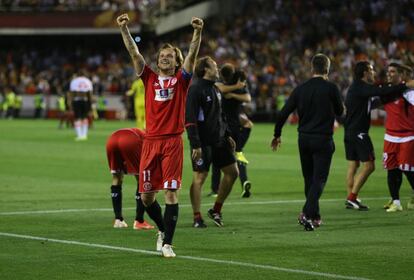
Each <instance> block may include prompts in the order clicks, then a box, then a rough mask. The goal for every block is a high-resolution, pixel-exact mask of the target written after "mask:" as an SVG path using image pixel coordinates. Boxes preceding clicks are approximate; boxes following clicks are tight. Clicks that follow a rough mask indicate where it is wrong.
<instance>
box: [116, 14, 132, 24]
mask: <svg viewBox="0 0 414 280" xmlns="http://www.w3.org/2000/svg"><path fill="white" fill-rule="evenodd" d="M116 22H117V23H118V25H119V27H124V26H126V25H127V24H128V22H129V17H128V14H122V15H120V16H119V17H117V18H116Z"/></svg>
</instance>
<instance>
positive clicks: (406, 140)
mask: <svg viewBox="0 0 414 280" xmlns="http://www.w3.org/2000/svg"><path fill="white" fill-rule="evenodd" d="M412 73H413V71H412V69H411V67H409V66H406V65H401V64H398V63H391V64H390V65H388V69H387V82H388V83H389V84H391V85H397V84H400V83H402V82H403V81H407V80H409V79H410V77H411V76H412ZM410 92H411V94H413V92H412V91H409V92H408V93H410ZM408 93H407V94H408ZM381 100H382V102H383V103H384V110H385V112H386V113H387V118H386V120H385V136H384V154H383V165H384V168H385V169H387V181H388V189H389V192H390V195H391V200H390V201H389V202H388V203H387V204H386V205H384V209H386V211H387V212H388V213H392V212H397V211H402V210H403V207H402V205H401V202H400V188H401V184H402V177H403V176H402V175H403V173H404V175H405V177H407V180H408V182H409V183H410V186H411V188H412V197H411V200H410V201H409V202H408V204H407V209H414V104H411V103H410V101H409V100H408V99H407V96H405V95H403V96H401V95H397V96H390V97H383V98H381Z"/></svg>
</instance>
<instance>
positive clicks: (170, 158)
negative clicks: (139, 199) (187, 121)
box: [139, 135, 183, 193]
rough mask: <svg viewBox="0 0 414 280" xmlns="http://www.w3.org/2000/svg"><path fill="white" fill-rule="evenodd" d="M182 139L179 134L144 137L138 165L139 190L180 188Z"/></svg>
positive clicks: (142, 191) (141, 191)
mask: <svg viewBox="0 0 414 280" xmlns="http://www.w3.org/2000/svg"><path fill="white" fill-rule="evenodd" d="M182 173H183V139H182V138H181V135H178V136H168V137H159V138H155V139H154V138H149V139H147V138H146V139H144V143H143V147H142V155H141V165H140V167H139V192H140V193H147V192H156V191H159V190H162V189H170V190H177V189H180V188H181V177H182Z"/></svg>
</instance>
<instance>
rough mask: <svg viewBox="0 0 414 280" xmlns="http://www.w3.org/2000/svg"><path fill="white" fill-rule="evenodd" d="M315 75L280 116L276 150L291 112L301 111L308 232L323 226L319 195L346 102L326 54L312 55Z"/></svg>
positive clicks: (304, 216) (303, 218) (303, 222)
mask: <svg viewBox="0 0 414 280" xmlns="http://www.w3.org/2000/svg"><path fill="white" fill-rule="evenodd" d="M311 64H312V78H311V79H309V80H308V81H306V82H305V83H303V84H301V85H299V86H298V87H296V88H295V89H294V90H293V92H292V94H291V95H290V97H289V99H288V100H287V102H286V104H285V106H284V107H283V108H282V110H281V112H280V113H279V115H278V118H277V121H276V124H275V130H274V138H273V140H272V143H271V147H272V149H273V151H276V150H277V149H278V148H279V146H280V144H281V134H282V133H281V132H282V127H283V125H284V124H285V122H286V120H287V118H288V117H289V115H290V114H291V113H292V112H293V111H294V110H297V113H298V116H299V127H298V132H299V141H298V144H299V153H300V160H301V166H302V174H303V178H304V181H305V196H306V202H305V205H304V206H303V209H302V211H303V212H302V213H301V214H300V215H299V218H298V222H299V224H301V225H303V226H304V229H305V230H306V231H313V230H314V228H315V227H318V226H320V224H321V216H320V213H319V198H320V197H321V195H322V192H323V189H324V187H325V184H326V181H327V179H328V175H329V168H330V165H331V159H332V155H333V152H334V151H335V146H334V142H333V138H332V135H333V127H334V121H335V115H337V116H340V115H342V113H343V111H344V105H343V102H342V99H341V95H340V93H339V90H338V87H337V86H336V85H335V84H333V83H331V82H329V81H328V73H329V67H330V60H329V58H328V57H327V56H326V55H324V54H317V55H315V56H314V57H313V58H312V63H311Z"/></svg>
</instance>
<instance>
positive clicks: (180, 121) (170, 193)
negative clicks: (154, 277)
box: [117, 14, 203, 258]
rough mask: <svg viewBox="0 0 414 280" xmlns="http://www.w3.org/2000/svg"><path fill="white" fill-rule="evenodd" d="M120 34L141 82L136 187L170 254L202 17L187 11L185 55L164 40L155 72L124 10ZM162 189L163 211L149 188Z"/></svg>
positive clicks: (164, 252)
mask: <svg viewBox="0 0 414 280" xmlns="http://www.w3.org/2000/svg"><path fill="white" fill-rule="evenodd" d="M117 22H118V25H119V27H120V30H121V34H122V38H123V41H124V44H125V47H126V48H127V50H128V52H129V55H130V56H131V59H132V63H133V65H134V68H135V71H136V73H137V76H138V77H140V78H141V79H142V81H143V83H144V86H145V121H146V135H145V139H144V142H143V148H142V156H141V163H140V184H139V187H140V193H141V199H142V202H143V203H144V205H145V207H146V208H145V209H146V211H147V213H148V215H149V216H150V217H151V219H152V220H154V222H155V223H156V225H157V227H158V230H159V232H158V237H157V247H156V248H157V251H161V253H162V256H163V257H167V258H171V257H175V256H176V255H175V253H174V251H173V249H172V241H173V236H174V232H175V227H176V224H177V219H178V190H179V189H180V188H181V177H182V169H183V140H182V133H183V132H184V109H185V103H186V95H187V89H188V87H189V84H190V81H191V77H192V73H193V68H194V63H195V61H196V58H197V55H198V51H199V48H200V42H201V31H202V29H203V21H202V20H201V19H199V18H195V17H193V18H192V20H191V25H192V27H193V29H194V32H193V37H192V40H191V43H190V47H189V51H188V55H187V56H186V58H185V59H183V56H182V54H181V51H180V50H179V49H178V48H176V47H173V46H172V45H170V44H165V45H163V46H162V47H161V49H160V50H159V52H158V55H157V66H158V72H157V73H156V72H154V71H153V70H151V68H149V67H148V66H147V64H146V62H145V60H144V57H143V56H142V55H141V53H140V52H139V50H138V47H137V45H136V44H135V42H134V40H133V39H132V37H131V34H130V32H129V30H128V27H127V24H128V22H129V18H128V15H127V14H123V15H120V16H119V17H118V18H117ZM160 190H165V204H166V205H165V212H164V217H163V215H162V213H161V207H160V205H159V204H158V202H157V200H156V199H155V194H156V193H157V192H158V191H160Z"/></svg>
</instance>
